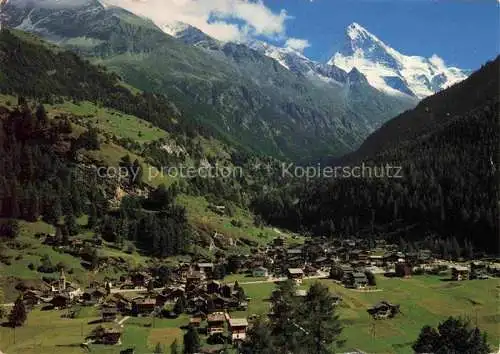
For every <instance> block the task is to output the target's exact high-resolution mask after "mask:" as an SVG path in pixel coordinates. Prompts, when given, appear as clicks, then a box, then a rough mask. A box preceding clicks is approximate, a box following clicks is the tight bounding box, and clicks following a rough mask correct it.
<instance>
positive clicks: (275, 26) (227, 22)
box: [102, 0, 300, 47]
mask: <svg viewBox="0 0 500 354" xmlns="http://www.w3.org/2000/svg"><path fill="white" fill-rule="evenodd" d="M102 2H103V3H105V4H107V5H114V6H119V7H122V8H125V9H127V10H129V11H131V12H133V13H135V14H137V15H142V16H145V17H148V18H150V19H151V20H153V21H154V22H155V23H156V24H157V25H158V26H160V27H162V26H164V25H166V24H172V23H175V22H184V23H187V24H189V25H191V26H194V27H196V28H198V29H200V30H201V31H203V32H205V33H206V34H208V35H209V36H211V37H214V38H216V39H218V40H221V41H237V42H244V41H247V40H248V39H251V38H254V37H259V36H263V37H267V38H269V39H273V40H282V41H283V40H286V39H287V36H286V21H287V20H289V19H291V18H292V17H291V16H289V15H288V13H287V11H286V10H285V9H282V10H281V11H279V12H273V11H272V10H271V9H270V8H269V7H267V6H266V5H265V4H264V2H263V1H262V0H102ZM292 40H295V39H292ZM293 43H296V42H293ZM292 45H293V44H292ZM297 45H298V44H297ZM299 47H300V45H299Z"/></svg>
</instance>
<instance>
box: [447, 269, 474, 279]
mask: <svg viewBox="0 0 500 354" xmlns="http://www.w3.org/2000/svg"><path fill="white" fill-rule="evenodd" d="M469 274H470V270H469V267H463V266H453V267H451V278H452V279H453V280H468V279H469Z"/></svg>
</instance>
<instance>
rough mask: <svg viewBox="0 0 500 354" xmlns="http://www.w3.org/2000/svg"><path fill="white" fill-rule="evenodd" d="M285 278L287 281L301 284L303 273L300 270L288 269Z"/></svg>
mask: <svg viewBox="0 0 500 354" xmlns="http://www.w3.org/2000/svg"><path fill="white" fill-rule="evenodd" d="M287 277H288V279H293V280H295V281H296V282H297V283H302V279H303V278H304V271H303V270H302V269H301V268H288V271H287Z"/></svg>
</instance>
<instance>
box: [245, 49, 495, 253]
mask: <svg viewBox="0 0 500 354" xmlns="http://www.w3.org/2000/svg"><path fill="white" fill-rule="evenodd" d="M499 70H500V58H497V59H496V60H495V61H492V62H489V63H487V64H486V65H485V66H483V67H482V68H481V69H480V70H479V71H478V72H476V73H474V74H472V75H471V76H470V77H469V78H467V79H466V80H465V81H463V82H461V83H459V84H456V85H454V86H452V87H451V88H448V89H446V90H444V91H442V92H439V93H438V94H436V95H434V96H431V97H428V98H427V99H425V100H423V101H422V102H421V103H420V104H419V106H418V107H417V108H416V109H414V110H411V111H408V112H406V113H404V114H402V115H401V116H400V117H397V118H395V119H393V120H391V121H389V122H388V123H386V124H385V125H384V126H383V127H382V128H380V129H379V130H378V131H376V132H375V133H373V134H372V135H371V136H370V137H369V138H368V139H367V141H366V142H365V143H364V144H363V145H362V147H361V148H360V149H359V150H358V151H357V152H356V153H354V154H353V155H351V156H349V157H348V158H346V159H344V160H343V162H342V164H341V165H340V166H349V167H355V166H360V170H362V171H364V172H363V173H364V174H363V175H362V176H361V178H352V176H351V178H349V177H348V176H346V175H345V174H342V173H341V174H340V176H338V177H339V179H329V178H325V179H322V180H318V181H317V182H316V183H314V184H312V185H311V183H303V182H302V181H298V182H297V185H296V186H294V188H286V189H283V190H281V191H274V193H267V194H264V195H263V196H261V198H258V199H257V200H256V201H255V203H254V208H255V209H256V210H257V211H260V212H262V214H263V216H264V217H265V218H266V220H267V221H268V222H270V223H275V224H276V225H280V226H282V227H290V228H292V229H301V228H306V229H309V230H311V231H313V232H314V233H315V234H317V235H329V234H338V233H340V234H343V235H346V236H350V235H353V234H355V235H358V236H361V237H365V238H367V239H373V238H374V237H380V238H385V239H388V240H390V241H391V242H396V243H400V244H402V245H403V246H404V247H407V248H408V249H409V250H411V249H418V248H429V249H432V250H433V251H434V252H435V253H436V254H438V255H440V256H441V257H443V258H446V259H449V258H456V259H458V258H459V257H462V256H465V257H469V258H470V257H471V255H472V254H473V253H474V252H484V253H486V254H498V232H499V230H498V195H499V185H498V176H499V161H498V140H499V139H500V129H499V126H498V117H499V92H498V90H499V89H498V88H499V75H498V74H499ZM387 165H389V166H392V167H401V171H400V172H398V169H397V168H391V170H390V171H388V170H387V169H385V168H384V166H387ZM374 168H377V170H374ZM348 171H350V170H348ZM352 171H353V173H354V170H352ZM384 171H385V172H384ZM358 172H359V171H358ZM359 173H361V172H359ZM389 173H390V174H389ZM343 176H344V178H342V177H343ZM473 249H474V250H473Z"/></svg>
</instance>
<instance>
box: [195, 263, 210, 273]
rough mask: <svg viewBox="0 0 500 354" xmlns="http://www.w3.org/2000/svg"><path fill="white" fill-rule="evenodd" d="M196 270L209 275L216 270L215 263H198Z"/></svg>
mask: <svg viewBox="0 0 500 354" xmlns="http://www.w3.org/2000/svg"><path fill="white" fill-rule="evenodd" d="M195 270H197V271H198V272H200V273H201V274H204V275H205V276H209V275H211V274H212V272H213V270H214V264H213V263H197V264H196V266H195Z"/></svg>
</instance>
